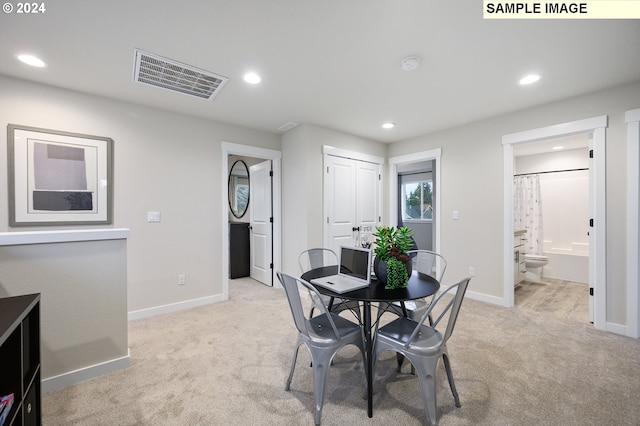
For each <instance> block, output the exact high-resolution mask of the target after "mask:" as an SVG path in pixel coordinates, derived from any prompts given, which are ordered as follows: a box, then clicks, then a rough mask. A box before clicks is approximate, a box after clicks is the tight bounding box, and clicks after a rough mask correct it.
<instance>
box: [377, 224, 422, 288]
mask: <svg viewBox="0 0 640 426" xmlns="http://www.w3.org/2000/svg"><path fill="white" fill-rule="evenodd" d="M373 236H374V237H376V240H375V248H374V249H373V252H374V254H375V256H376V262H386V264H387V283H386V285H385V288H386V289H394V288H404V287H406V286H407V283H408V282H409V274H408V273H407V267H406V264H407V263H408V262H410V261H411V258H410V257H409V255H408V254H407V252H408V251H409V250H411V249H412V248H413V244H414V242H413V238H411V237H412V236H413V232H412V231H411V229H409V228H407V227H406V226H402V227H400V228H394V227H392V226H382V225H381V226H377V227H376V232H374V234H373Z"/></svg>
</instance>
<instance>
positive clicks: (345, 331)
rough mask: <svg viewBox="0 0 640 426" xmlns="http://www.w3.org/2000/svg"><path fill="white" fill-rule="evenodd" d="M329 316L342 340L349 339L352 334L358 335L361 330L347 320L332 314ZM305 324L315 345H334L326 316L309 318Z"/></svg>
mask: <svg viewBox="0 0 640 426" xmlns="http://www.w3.org/2000/svg"><path fill="white" fill-rule="evenodd" d="M330 315H331V319H333V323H334V324H335V325H336V328H337V329H338V333H340V337H341V338H342V339H349V338H350V337H351V335H352V334H354V333H360V331H361V328H360V326H359V325H358V324H354V323H353V322H351V321H349V320H348V319H346V318H342V317H341V316H340V315H336V314H333V313H332V314H330ZM307 322H308V323H309V325H310V327H309V328H308V330H309V334H310V337H311V338H312V339H313V341H314V344H315V345H318V344H319V343H320V344H322V343H326V344H331V345H332V344H334V343H335V341H336V335H335V332H334V331H333V327H331V323H329V319H328V318H327V315H326V314H324V315H318V316H316V317H313V318H310V319H309V320H307Z"/></svg>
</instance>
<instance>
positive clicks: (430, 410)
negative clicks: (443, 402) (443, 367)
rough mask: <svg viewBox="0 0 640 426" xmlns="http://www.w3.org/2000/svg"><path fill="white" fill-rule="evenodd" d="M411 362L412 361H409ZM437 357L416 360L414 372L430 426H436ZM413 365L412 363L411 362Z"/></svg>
mask: <svg viewBox="0 0 640 426" xmlns="http://www.w3.org/2000/svg"><path fill="white" fill-rule="evenodd" d="M410 361H413V360H410ZM438 361H439V357H433V358H428V359H421V360H417V364H415V365H416V372H417V375H418V382H419V383H420V390H421V393H422V403H423V404H424V411H425V414H426V416H427V419H428V421H429V422H430V423H431V425H433V426H435V425H436V424H437V419H436V407H437V404H436V402H437V401H436V372H437V371H438ZM412 364H413V362H412Z"/></svg>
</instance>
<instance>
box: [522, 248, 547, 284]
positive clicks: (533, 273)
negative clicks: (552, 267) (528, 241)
mask: <svg viewBox="0 0 640 426" xmlns="http://www.w3.org/2000/svg"><path fill="white" fill-rule="evenodd" d="M547 263H549V258H548V257H547V256H542V255H538V254H525V255H524V266H525V267H526V269H527V272H526V274H525V277H524V279H525V280H527V281H531V282H540V277H541V276H542V267H543V266H544V265H546V264H547Z"/></svg>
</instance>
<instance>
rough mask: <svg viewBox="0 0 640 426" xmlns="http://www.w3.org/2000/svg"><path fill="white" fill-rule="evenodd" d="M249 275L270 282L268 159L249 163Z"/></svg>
mask: <svg viewBox="0 0 640 426" xmlns="http://www.w3.org/2000/svg"><path fill="white" fill-rule="evenodd" d="M249 188H250V189H249V194H250V195H249V203H250V204H251V208H250V213H249V220H250V228H249V229H250V240H251V242H250V245H251V247H250V253H251V256H250V257H251V272H250V275H251V278H253V279H255V280H257V281H260V282H261V283H264V284H266V285H273V273H272V271H273V268H272V257H273V256H272V251H273V246H272V239H273V213H272V206H271V191H272V188H271V160H267V161H263V162H262V163H258V164H255V165H253V166H251V167H249Z"/></svg>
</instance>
